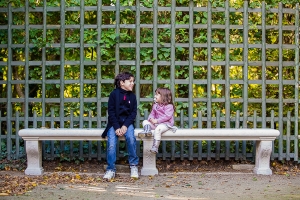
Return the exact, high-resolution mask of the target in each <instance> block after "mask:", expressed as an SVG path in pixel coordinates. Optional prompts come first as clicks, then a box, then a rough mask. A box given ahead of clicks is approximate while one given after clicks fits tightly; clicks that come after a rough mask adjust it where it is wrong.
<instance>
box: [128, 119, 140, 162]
mask: <svg viewBox="0 0 300 200" xmlns="http://www.w3.org/2000/svg"><path fill="white" fill-rule="evenodd" d="M125 139H126V145H127V149H128V154H129V155H128V162H129V165H138V164H139V157H138V156H137V154H136V139H135V136H134V128H133V125H130V126H129V127H128V128H127V132H126V134H125Z"/></svg>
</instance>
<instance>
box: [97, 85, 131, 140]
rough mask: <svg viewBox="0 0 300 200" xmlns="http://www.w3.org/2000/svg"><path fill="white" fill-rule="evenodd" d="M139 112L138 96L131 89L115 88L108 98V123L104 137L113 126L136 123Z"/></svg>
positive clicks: (115, 127) (119, 126)
mask: <svg viewBox="0 0 300 200" xmlns="http://www.w3.org/2000/svg"><path fill="white" fill-rule="evenodd" d="M136 113H137V102H136V96H135V94H134V93H133V92H131V91H126V90H123V89H122V88H116V89H114V90H113V91H112V92H111V93H110V95H109V99H108V123H107V126H106V128H105V130H104V132H103V133H102V137H103V138H105V137H106V136H107V132H108V130H109V129H110V128H111V127H114V129H115V130H117V129H118V128H121V127H122V126H123V125H125V126H126V127H128V126H129V125H131V124H132V125H134V120H135V118H136Z"/></svg>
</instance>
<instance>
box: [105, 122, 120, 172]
mask: <svg viewBox="0 0 300 200" xmlns="http://www.w3.org/2000/svg"><path fill="white" fill-rule="evenodd" d="M117 142H118V136H117V135H116V133H115V129H114V128H113V127H111V128H110V129H109V130H108V132H107V145H106V160H107V168H106V170H107V171H109V170H111V171H116V166H115V163H116V159H117Z"/></svg>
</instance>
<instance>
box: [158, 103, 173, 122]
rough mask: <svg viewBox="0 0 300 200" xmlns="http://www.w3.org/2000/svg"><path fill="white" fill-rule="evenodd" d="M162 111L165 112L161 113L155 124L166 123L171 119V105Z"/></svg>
mask: <svg viewBox="0 0 300 200" xmlns="http://www.w3.org/2000/svg"><path fill="white" fill-rule="evenodd" d="M164 111H165V112H164V113H161V114H160V116H159V118H158V119H157V122H158V123H159V124H160V123H164V122H167V121H169V120H170V119H171V118H172V117H173V115H174V108H173V105H171V104H168V105H166V106H165V110H164Z"/></svg>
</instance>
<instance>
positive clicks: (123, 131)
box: [121, 125, 127, 136]
mask: <svg viewBox="0 0 300 200" xmlns="http://www.w3.org/2000/svg"><path fill="white" fill-rule="evenodd" d="M126 132H127V127H126V126H124V125H123V126H122V127H121V134H122V135H125V133H126ZM122 135H121V136H122Z"/></svg>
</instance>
